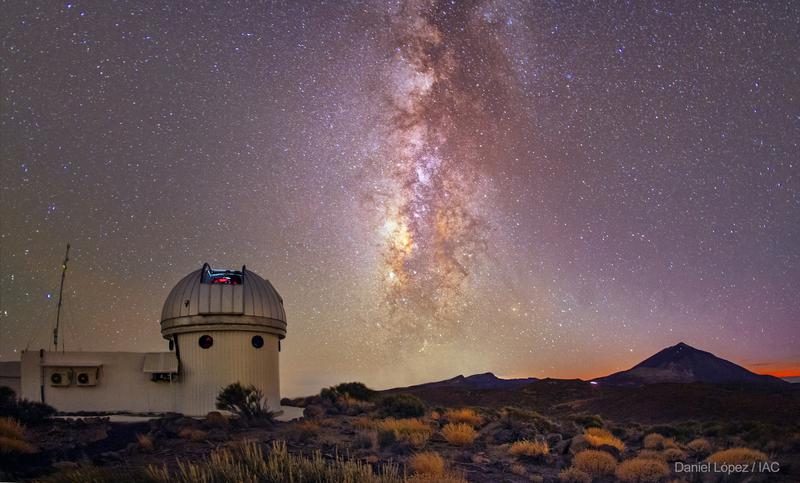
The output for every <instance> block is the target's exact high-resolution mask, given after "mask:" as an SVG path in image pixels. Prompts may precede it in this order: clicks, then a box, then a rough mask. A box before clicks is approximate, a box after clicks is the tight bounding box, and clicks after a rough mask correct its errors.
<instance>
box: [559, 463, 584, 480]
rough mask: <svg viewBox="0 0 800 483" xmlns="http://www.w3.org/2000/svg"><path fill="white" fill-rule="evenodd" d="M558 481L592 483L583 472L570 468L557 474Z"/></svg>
mask: <svg viewBox="0 0 800 483" xmlns="http://www.w3.org/2000/svg"><path fill="white" fill-rule="evenodd" d="M558 481H560V482H562V483H592V477H591V476H589V474H588V473H586V472H585V471H582V470H579V469H578V468H575V467H574V466H570V467H569V468H566V469H563V470H561V472H560V473H559V474H558Z"/></svg>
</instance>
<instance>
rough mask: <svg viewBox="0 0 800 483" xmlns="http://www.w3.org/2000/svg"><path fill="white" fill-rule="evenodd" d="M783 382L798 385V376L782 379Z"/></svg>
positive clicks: (799, 377)
mask: <svg viewBox="0 0 800 483" xmlns="http://www.w3.org/2000/svg"><path fill="white" fill-rule="evenodd" d="M783 380H784V381H786V382H791V383H794V384H798V383H800V376H791V377H784V378H783Z"/></svg>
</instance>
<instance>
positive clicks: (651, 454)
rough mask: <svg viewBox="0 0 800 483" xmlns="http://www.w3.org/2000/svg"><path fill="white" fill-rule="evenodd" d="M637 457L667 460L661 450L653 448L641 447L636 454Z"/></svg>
mask: <svg viewBox="0 0 800 483" xmlns="http://www.w3.org/2000/svg"><path fill="white" fill-rule="evenodd" d="M637 458H643V459H648V460H658V461H667V456H666V455H665V454H664V453H662V452H661V451H656V450H654V449H643V450H641V451H639V455H638V456H637Z"/></svg>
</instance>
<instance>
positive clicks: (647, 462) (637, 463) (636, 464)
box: [614, 458, 669, 483]
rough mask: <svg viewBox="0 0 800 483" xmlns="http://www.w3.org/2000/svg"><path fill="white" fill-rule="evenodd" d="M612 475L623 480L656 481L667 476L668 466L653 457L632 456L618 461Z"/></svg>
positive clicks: (642, 482) (643, 482)
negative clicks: (618, 463)
mask: <svg viewBox="0 0 800 483" xmlns="http://www.w3.org/2000/svg"><path fill="white" fill-rule="evenodd" d="M614 475H615V476H616V477H617V479H618V480H620V481H625V482H637V483H638V482H641V483H645V482H658V481H661V480H663V479H665V478H666V477H668V476H669V466H668V465H667V464H666V463H665V462H663V461H659V460H655V459H649V458H633V459H630V460H627V461H623V462H622V463H620V465H619V466H618V467H617V470H616V471H615V472H614Z"/></svg>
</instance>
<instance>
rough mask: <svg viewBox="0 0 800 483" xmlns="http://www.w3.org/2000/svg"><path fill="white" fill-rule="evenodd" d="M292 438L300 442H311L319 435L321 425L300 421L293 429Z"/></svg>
mask: <svg viewBox="0 0 800 483" xmlns="http://www.w3.org/2000/svg"><path fill="white" fill-rule="evenodd" d="M291 434H292V437H293V438H294V439H295V440H297V441H300V442H306V441H309V440H310V439H311V438H313V437H315V436H317V435H318V434H319V424H317V423H315V422H313V421H300V422H299V423H295V424H294V425H293V426H292V428H291Z"/></svg>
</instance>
